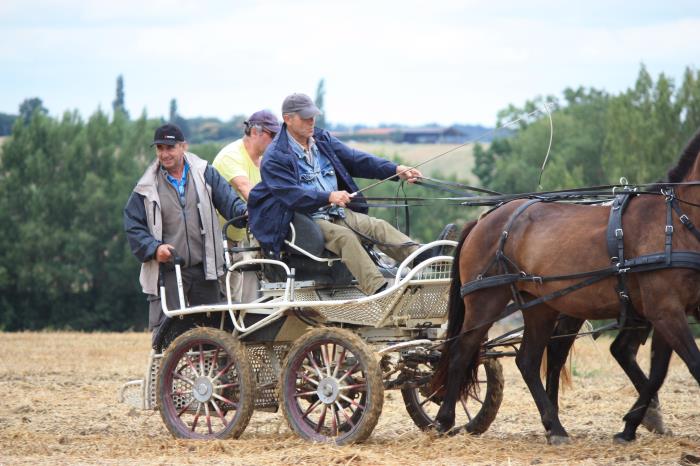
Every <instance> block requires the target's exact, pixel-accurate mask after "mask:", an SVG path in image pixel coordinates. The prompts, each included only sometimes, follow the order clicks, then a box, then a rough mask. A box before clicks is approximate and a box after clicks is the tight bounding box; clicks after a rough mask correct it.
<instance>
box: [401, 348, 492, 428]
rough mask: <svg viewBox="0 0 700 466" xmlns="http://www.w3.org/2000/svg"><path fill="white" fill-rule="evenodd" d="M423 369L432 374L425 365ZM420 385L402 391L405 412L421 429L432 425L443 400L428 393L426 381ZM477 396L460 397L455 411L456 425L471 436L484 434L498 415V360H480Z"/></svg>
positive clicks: (427, 379) (430, 369)
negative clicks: (462, 427) (462, 426)
mask: <svg viewBox="0 0 700 466" xmlns="http://www.w3.org/2000/svg"><path fill="white" fill-rule="evenodd" d="M424 369H425V370H426V371H429V372H432V368H431V367H429V366H428V365H427V364H426V365H425V367H424ZM424 380H425V383H423V384H422V385H420V386H414V387H407V388H403V389H401V396H402V397H403V401H404V404H405V405H406V411H408V415H409V416H411V419H413V422H414V423H415V424H416V426H418V427H419V428H420V429H428V428H431V427H432V426H433V425H434V421H435V416H436V415H437V412H438V409H439V408H440V404H441V403H442V398H441V397H440V396H439V395H438V393H435V392H433V393H430V382H429V378H425V379H424ZM475 388H476V396H474V395H471V394H470V395H468V396H463V397H461V398H460V399H459V400H458V402H457V406H456V409H455V413H456V418H455V426H458V425H464V429H465V430H466V431H467V432H469V433H470V434H483V433H484V432H486V431H487V430H488V428H489V426H490V425H491V423H492V422H493V420H494V419H495V418H496V414H498V408H500V406H501V402H502V401H503V368H502V367H501V363H500V362H499V361H498V359H485V360H483V361H481V363H480V365H479V369H478V375H477V387H475Z"/></svg>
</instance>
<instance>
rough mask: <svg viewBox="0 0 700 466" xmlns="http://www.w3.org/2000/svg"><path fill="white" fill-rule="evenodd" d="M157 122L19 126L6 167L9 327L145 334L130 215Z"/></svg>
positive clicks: (1, 230)
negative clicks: (125, 214) (127, 228)
mask: <svg viewBox="0 0 700 466" xmlns="http://www.w3.org/2000/svg"><path fill="white" fill-rule="evenodd" d="M156 124H157V122H149V121H147V120H146V117H145V115H144V116H142V117H141V118H140V119H139V120H137V121H135V122H129V121H128V120H127V119H126V116H125V115H123V114H122V113H121V112H117V114H115V115H114V118H113V120H112V121H111V122H110V121H109V119H108V117H107V115H106V114H104V113H102V112H99V111H98V112H97V113H95V114H94V115H93V116H91V117H90V119H89V120H88V121H87V122H84V121H82V120H81V118H80V117H79V115H78V114H77V113H70V112H67V113H65V114H64V115H63V117H62V118H61V119H60V120H59V119H54V118H51V117H48V116H46V115H43V114H41V113H39V112H34V114H33V116H32V118H31V120H30V122H29V123H26V124H25V123H24V121H22V120H20V121H19V122H18V123H17V124H16V125H15V127H14V129H13V133H12V136H11V137H10V138H9V140H8V141H7V142H6V144H4V146H3V157H2V160H1V161H0V163H1V165H0V179H1V182H0V264H1V265H0V296H1V298H0V326H1V327H3V328H5V329H7V330H19V329H38V328H45V327H53V328H66V327H68V328H79V329H86V330H89V329H112V330H123V329H127V328H141V327H143V325H144V324H145V322H146V319H145V301H144V299H143V297H142V295H141V293H140V291H139V285H138V278H137V277H138V268H139V264H138V263H137V261H136V260H135V259H134V258H133V256H132V255H131V253H130V251H129V249H128V245H127V242H126V238H125V235H124V233H123V227H122V209H123V207H124V204H125V203H126V199H127V197H128V196H129V193H130V191H131V189H132V188H133V186H134V184H135V182H136V180H137V179H138V177H139V176H140V174H141V173H142V171H143V169H144V168H145V166H146V164H147V163H149V162H150V161H151V160H152V159H153V155H152V153H151V152H150V149H147V148H148V143H149V142H150V138H151V137H152V134H153V133H152V131H153V129H154V127H155V125H156Z"/></svg>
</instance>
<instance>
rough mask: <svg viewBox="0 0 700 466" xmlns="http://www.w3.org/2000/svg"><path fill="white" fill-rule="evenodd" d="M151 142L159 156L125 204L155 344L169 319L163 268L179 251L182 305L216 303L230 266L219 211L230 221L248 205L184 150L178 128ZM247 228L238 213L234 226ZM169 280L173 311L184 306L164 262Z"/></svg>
mask: <svg viewBox="0 0 700 466" xmlns="http://www.w3.org/2000/svg"><path fill="white" fill-rule="evenodd" d="M151 145H152V146H156V160H155V161H154V162H153V163H152V164H151V165H150V166H149V167H148V168H147V169H146V171H145V172H144V174H143V176H142V177H141V179H140V180H139V182H138V183H137V184H136V187H135V188H134V190H133V192H132V193H131V196H130V197H129V200H128V201H127V204H126V207H124V229H125V230H126V235H127V238H128V240H129V245H130V246H131V251H132V252H133V253H134V255H135V256H136V258H137V259H139V260H140V261H141V262H142V265H141V275H140V282H141V286H142V288H143V292H144V293H146V294H147V295H148V301H149V320H148V327H149V330H153V337H154V344H155V343H156V341H155V338H156V335H157V334H158V329H159V328H160V327H161V325H163V323H164V322H165V320H166V318H165V314H163V313H162V311H161V302H160V296H159V291H160V290H159V289H158V288H159V287H158V273H159V267H160V265H161V264H166V263H169V262H170V261H171V259H172V258H173V250H174V251H176V252H177V254H179V255H180V256H181V257H182V258H183V259H184V265H183V268H182V281H183V288H184V292H185V299H186V301H187V302H186V303H185V304H186V305H190V306H192V305H197V304H210V303H215V302H217V301H218V299H219V285H218V282H217V278H218V276H220V275H221V274H223V270H224V268H225V267H224V259H223V246H222V245H221V240H220V235H219V234H218V232H219V228H218V222H217V221H216V212H215V209H216V210H217V211H219V212H220V213H221V214H222V215H223V216H224V217H225V218H229V219H230V218H233V217H242V216H243V215H244V214H245V212H246V205H245V202H243V201H242V200H240V199H239V197H238V195H237V193H236V192H235V191H234V190H233V189H232V188H231V186H229V184H228V183H226V180H224V179H223V178H222V177H221V175H219V173H218V172H217V171H216V170H214V168H212V167H211V166H209V164H208V163H207V162H206V161H205V160H202V159H200V158H199V157H197V156H196V155H194V154H192V153H189V152H187V143H186V142H185V138H184V136H183V134H182V131H181V130H180V128H178V127H177V126H175V125H172V124H166V125H163V126H161V127H159V128H158V129H156V131H155V136H154V138H153V144H151ZM243 225H245V219H244V218H241V219H240V220H239V221H238V222H237V225H236V226H238V227H240V226H243ZM164 279H165V289H166V295H165V296H166V302H167V305H168V309H177V308H179V307H180V303H179V298H178V292H177V285H176V280H175V271H174V268H173V267H172V266H169V267H167V270H166V271H165V273H164Z"/></svg>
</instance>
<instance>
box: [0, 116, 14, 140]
mask: <svg viewBox="0 0 700 466" xmlns="http://www.w3.org/2000/svg"><path fill="white" fill-rule="evenodd" d="M15 120H17V116H16V115H10V114H8V113H0V136H7V135H8V134H10V133H11V132H12V125H14V124H15Z"/></svg>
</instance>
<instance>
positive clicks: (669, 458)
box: [0, 332, 700, 465]
mask: <svg viewBox="0 0 700 466" xmlns="http://www.w3.org/2000/svg"><path fill="white" fill-rule="evenodd" d="M149 341H150V336H149V335H148V334H146V333H123V334H116V333H68V332H58V333H0V391H1V392H2V393H4V395H3V397H2V402H0V464H2V465H10V464H12V465H16V464H17V465H19V464H22V465H24V464H114V465H117V464H118V465H123V464H134V465H136V464H138V465H151V464H153V465H155V464H206V465H218V464H266V465H272V464H295V465H303V464H313V465H323V464H342V465H347V464H387V465H396V464H402V465H409V464H431V465H432V464H465V463H470V464H571V463H577V464H611V465H612V464H671V463H674V464H678V461H679V460H680V458H681V455H682V454H685V453H690V454H693V455H697V456H700V403H698V401H700V388H699V387H698V385H697V383H696V382H695V381H694V380H692V378H691V376H690V375H689V373H688V371H687V369H686V367H685V366H684V365H683V364H682V363H680V361H679V359H678V358H677V357H675V356H674V359H673V360H672V365H671V369H670V373H669V375H668V378H667V379H666V384H665V385H664V387H663V389H662V391H661V393H660V398H661V401H662V404H663V408H664V413H665V420H666V424H667V427H670V428H671V429H672V431H673V432H674V436H672V437H662V436H657V435H654V434H650V433H648V432H647V431H645V430H643V429H641V428H640V431H639V438H638V440H637V442H636V443H634V444H632V445H628V446H619V445H614V444H613V443H612V442H611V437H612V435H613V434H614V433H615V432H617V431H618V430H619V429H620V428H621V427H622V422H621V416H622V415H623V414H624V412H625V411H626V409H628V408H629V407H630V406H631V404H632V402H633V399H634V397H635V392H634V390H633V389H632V387H631V385H630V383H629V382H628V381H627V379H626V378H625V376H624V375H623V373H622V371H621V370H620V369H619V368H618V367H617V366H616V365H615V364H614V362H613V361H612V358H611V357H610V356H609V354H608V346H609V343H610V341H609V340H607V339H606V338H605V337H603V338H601V339H599V340H598V341H597V342H593V341H592V340H590V339H587V338H586V339H582V340H580V341H579V343H578V344H577V346H576V352H575V356H574V360H573V363H572V367H573V372H574V386H573V387H572V388H570V389H568V390H567V391H565V392H564V394H563V396H562V401H561V409H562V422H563V423H564V425H565V426H566V427H567V428H568V430H569V433H570V434H571V435H572V437H573V439H574V440H573V442H572V443H571V444H570V445H566V446H559V447H553V446H548V445H546V443H545V440H544V435H543V429H542V426H541V424H540V421H539V416H538V415H537V412H536V409H535V406H534V403H533V402H532V399H531V397H530V395H529V393H528V392H527V389H526V387H525V386H524V384H523V382H522V381H521V378H520V375H519V373H518V372H517V369H516V368H515V365H514V364H513V361H512V359H507V360H504V361H503V363H504V376H505V381H506V386H505V399H504V401H503V404H502V406H501V409H500V411H499V414H498V417H497V418H496V420H495V421H494V423H493V424H492V426H491V428H490V429H489V431H488V432H486V433H485V434H484V435H482V436H480V437H470V436H467V435H464V434H460V435H457V436H454V437H449V438H435V437H432V436H430V435H428V434H425V433H423V432H421V431H419V430H418V429H417V428H416V427H414V426H413V425H412V423H411V421H410V419H409V417H408V416H407V415H406V413H405V411H404V408H403V403H402V401H401V397H400V394H399V393H398V392H388V393H387V395H386V403H385V405H384V412H383V414H382V417H381V419H380V422H379V425H378V426H377V428H376V429H375V431H374V433H373V435H372V436H371V437H370V438H369V440H368V441H367V442H365V443H364V444H361V445H354V446H349V447H342V448H341V447H335V446H331V445H325V444H324V445H319V444H316V445H314V444H309V443H307V442H304V441H302V440H300V439H298V438H296V437H294V436H292V435H291V433H290V431H289V430H288V428H287V426H286V423H285V421H284V420H283V419H282V416H281V414H279V413H257V412H256V413H255V414H254V415H253V419H252V421H251V424H250V425H249V426H248V429H247V430H246V432H245V433H244V434H243V436H242V437H241V438H240V439H239V440H229V441H217V442H208V443H201V442H192V441H176V440H174V439H173V438H172V437H171V436H170V435H169V433H168V432H167V430H166V428H165V427H164V426H163V424H162V422H161V419H160V415H159V414H158V412H153V411H140V410H136V409H134V408H131V407H129V406H127V405H124V404H119V403H118V402H117V393H118V389H119V387H120V386H121V384H122V383H123V382H125V381H127V380H129V379H135V378H140V377H141V376H142V374H143V372H144V370H145V365H146V362H147V357H148V352H149ZM640 359H641V361H642V365H643V367H647V365H648V359H649V345H648V344H647V345H646V346H645V347H643V348H642V354H641V355H640Z"/></svg>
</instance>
